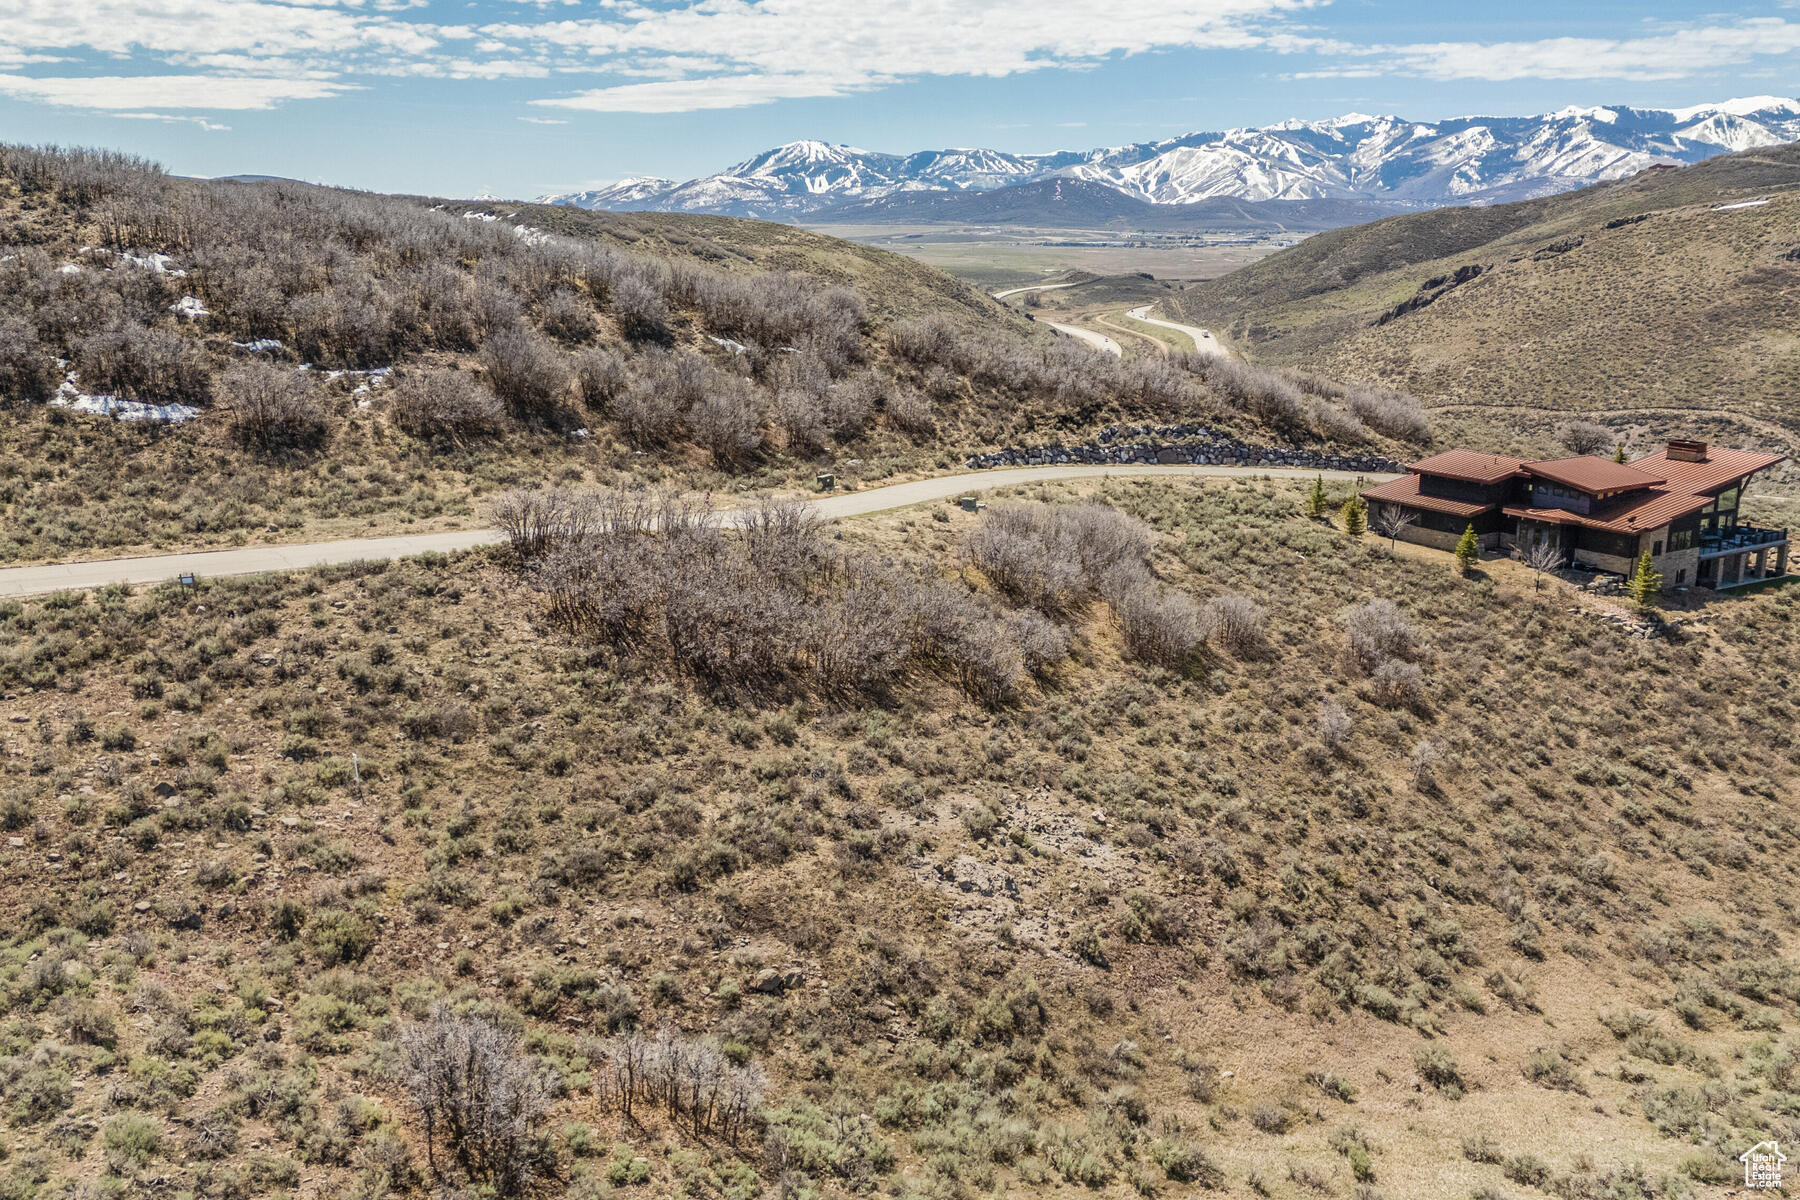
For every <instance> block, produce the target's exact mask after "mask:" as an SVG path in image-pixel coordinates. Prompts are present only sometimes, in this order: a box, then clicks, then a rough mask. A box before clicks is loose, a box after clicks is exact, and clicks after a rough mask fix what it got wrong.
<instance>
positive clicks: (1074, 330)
mask: <svg viewBox="0 0 1800 1200" xmlns="http://www.w3.org/2000/svg"><path fill="white" fill-rule="evenodd" d="M1044 324H1046V325H1048V326H1049V327H1050V328H1052V329H1054V330H1056V332H1058V333H1066V334H1068V335H1069V336H1070V337H1072V338H1078V339H1080V340H1081V341H1084V342H1086V343H1087V344H1088V345H1090V346H1093V347H1094V348H1095V349H1098V350H1104V351H1106V352H1107V353H1108V354H1110V355H1112V356H1113V357H1115V358H1124V357H1125V352H1124V351H1123V350H1121V349H1119V343H1117V342H1115V341H1113V340H1112V339H1111V338H1109V337H1107V336H1106V335H1105V334H1104V333H1095V332H1094V331H1093V330H1091V329H1083V328H1081V327H1080V326H1079V325H1058V324H1057V323H1056V322H1055V321H1045V322H1044Z"/></svg>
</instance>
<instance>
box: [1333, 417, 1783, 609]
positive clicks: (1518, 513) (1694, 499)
mask: <svg viewBox="0 0 1800 1200" xmlns="http://www.w3.org/2000/svg"><path fill="white" fill-rule="evenodd" d="M1785 457H1786V456H1785V455H1781V454H1763V453H1760V452H1757V451H1752V450H1727V449H1724V448H1721V447H1717V446H1708V445H1707V444H1706V443H1705V442H1690V441H1672V442H1670V443H1669V444H1668V446H1667V448H1665V449H1663V450H1660V451H1658V452H1657V453H1655V454H1651V455H1647V456H1645V457H1643V458H1640V459H1637V460H1635V461H1633V462H1630V463H1616V462H1613V461H1612V460H1611V459H1606V458H1598V457H1595V456H1594V455H1591V454H1589V455H1581V456H1579V457H1576V458H1557V459H1547V460H1542V461H1536V462H1533V461H1529V460H1526V459H1522V458H1509V457H1507V456H1506V455H1504V454H1480V453H1477V452H1475V451H1473V450H1446V451H1444V452H1443V453H1441V454H1434V455H1432V456H1431V457H1430V458H1427V459H1423V460H1421V461H1419V462H1416V463H1412V464H1411V465H1409V466H1408V467H1407V468H1406V474H1405V475H1403V476H1401V477H1400V478H1399V479H1395V480H1392V481H1390V482H1388V483H1384V484H1380V485H1379V486H1377V487H1372V488H1369V489H1368V490H1366V491H1364V492H1363V498H1364V499H1365V500H1367V501H1368V503H1369V512H1370V517H1371V519H1372V521H1374V522H1375V523H1379V522H1380V521H1381V519H1382V517H1383V516H1384V515H1385V514H1386V513H1388V512H1389V511H1390V510H1397V511H1398V513H1400V514H1404V515H1406V516H1408V517H1410V518H1411V521H1412V523H1411V524H1410V525H1408V526H1407V527H1406V528H1405V529H1404V530H1403V531H1402V532H1401V533H1400V536H1401V537H1402V538H1404V539H1405V540H1407V541H1409V542H1418V543H1421V544H1423V545H1427V546H1438V547H1441V548H1444V549H1449V548H1451V547H1453V546H1454V545H1455V544H1456V541H1457V539H1458V538H1459V537H1461V536H1462V533H1463V530H1465V529H1467V528H1469V527H1470V526H1473V527H1474V529H1475V534H1476V537H1477V538H1478V539H1479V540H1480V542H1481V544H1482V545H1483V546H1484V547H1486V548H1488V549H1508V550H1519V551H1522V552H1524V551H1529V550H1530V549H1532V548H1533V547H1536V546H1538V545H1542V544H1544V543H1546V542H1547V543H1549V544H1550V545H1552V546H1554V547H1555V548H1556V549H1557V550H1558V551H1559V552H1560V554H1561V556H1562V561H1563V562H1564V563H1565V564H1572V565H1575V566H1585V567H1591V568H1595V569H1598V570H1601V571H1611V572H1614V573H1616V574H1620V575H1625V574H1629V573H1630V572H1631V571H1632V570H1633V569H1634V568H1635V567H1636V564H1637V560H1638V558H1639V557H1640V556H1641V555H1643V554H1644V553H1645V552H1648V553H1649V555H1650V558H1651V561H1652V562H1653V563H1654V564H1655V566H1656V569H1657V570H1658V571H1660V572H1662V577H1663V585H1664V586H1665V587H1687V586H1696V585H1697V586H1700V587H1708V588H1731V587H1739V586H1742V585H1743V584H1746V583H1755V582H1757V581H1759V580H1763V579H1775V578H1779V577H1780V576H1782V575H1785V574H1787V567H1788V534H1787V530H1785V529H1758V528H1755V527H1753V526H1750V525H1746V524H1744V523H1743V522H1742V521H1739V520H1738V501H1739V500H1740V499H1741V498H1742V496H1743V494H1744V485H1745V484H1746V483H1748V482H1749V480H1750V477H1751V476H1752V475H1755V474H1756V473H1757V472H1759V471H1766V470H1768V469H1769V468H1770V467H1772V466H1774V465H1775V464H1776V463H1778V462H1781V461H1782V460H1783V459H1784V458H1785Z"/></svg>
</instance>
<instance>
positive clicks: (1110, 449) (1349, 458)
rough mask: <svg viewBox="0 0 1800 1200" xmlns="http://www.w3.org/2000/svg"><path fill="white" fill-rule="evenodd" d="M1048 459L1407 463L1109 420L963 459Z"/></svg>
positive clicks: (1030, 463) (1002, 463) (1364, 468)
mask: <svg viewBox="0 0 1800 1200" xmlns="http://www.w3.org/2000/svg"><path fill="white" fill-rule="evenodd" d="M1051 463H1198V464H1201V465H1204V466H1219V467H1302V468H1309V469H1314V470H1321V471H1361V472H1364V473H1366V474H1370V475H1398V474H1400V473H1401V472H1402V471H1404V470H1405V469H1406V468H1405V467H1403V466H1402V465H1401V464H1400V463H1397V462H1395V461H1394V460H1393V459H1391V458H1384V457H1383V456H1381V455H1379V454H1328V453H1326V452H1325V451H1323V450H1312V449H1307V448H1288V447H1282V446H1250V445H1246V444H1245V443H1243V442H1238V441H1234V440H1232V439H1231V438H1228V437H1226V436H1224V435H1223V434H1221V433H1218V432H1217V431H1215V430H1212V429H1208V428H1207V427H1206V426H1204V425H1109V426H1107V427H1106V428H1105V429H1102V430H1101V431H1100V433H1099V434H1098V436H1097V437H1096V438H1095V439H1094V441H1092V442H1089V443H1087V444H1086V445H1081V446H1032V447H1027V448H1024V449H1006V450H996V451H994V452H993V453H991V454H977V455H975V456H974V457H972V458H970V459H969V460H968V461H967V463H966V464H965V465H966V466H968V467H969V468H971V469H975V470H979V469H982V468H986V467H1035V466H1043V465H1046V464H1051Z"/></svg>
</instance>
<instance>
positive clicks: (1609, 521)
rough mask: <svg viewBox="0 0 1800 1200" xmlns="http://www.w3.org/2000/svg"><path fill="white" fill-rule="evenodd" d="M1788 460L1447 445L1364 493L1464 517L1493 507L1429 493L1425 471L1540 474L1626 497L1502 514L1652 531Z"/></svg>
mask: <svg viewBox="0 0 1800 1200" xmlns="http://www.w3.org/2000/svg"><path fill="white" fill-rule="evenodd" d="M1786 457H1787V456H1786V455H1784V454H1765V453H1762V452H1761V451H1756V450H1730V449H1723V448H1720V447H1716V446H1714V447H1708V448H1707V451H1706V458H1705V459H1704V460H1702V461H1700V462H1688V461H1686V460H1684V459H1671V458H1670V457H1669V455H1668V451H1667V450H1661V451H1658V452H1657V453H1655V454H1650V455H1646V456H1645V457H1643V458H1640V459H1638V460H1637V461H1636V462H1633V463H1630V464H1623V463H1616V462H1613V461H1611V460H1610V459H1604V458H1598V457H1596V456H1594V455H1582V456H1581V457H1578V458H1558V459H1548V460H1544V461H1541V462H1527V461H1525V460H1524V459H1519V458H1509V457H1507V456H1506V455H1504V454H1479V453H1477V452H1475V451H1473V450H1445V451H1444V452H1442V453H1441V454H1434V455H1432V456H1431V457H1430V458H1426V459H1421V460H1420V461H1418V462H1416V463H1413V464H1411V465H1410V466H1408V467H1407V468H1406V469H1407V470H1408V471H1411V472H1414V473H1413V474H1410V475H1405V476H1402V477H1401V478H1399V479H1396V480H1393V481H1391V482H1389V483H1384V484H1380V485H1379V486H1377V487H1372V488H1369V489H1368V490H1367V491H1365V492H1363V496H1364V498H1366V499H1369V500H1385V501H1389V502H1392V503H1398V504H1405V505H1409V506H1411V507H1413V508H1423V509H1430V510H1432V511H1435V512H1442V513H1449V514H1450V515H1452V516H1457V517H1473V516H1474V515H1475V514H1477V513H1480V512H1484V511H1487V510H1488V509H1489V508H1491V507H1493V506H1491V505H1485V504H1469V503H1465V502H1464V501H1461V500H1446V499H1444V498H1442V497H1440V496H1427V495H1424V494H1422V493H1421V492H1420V491H1419V476H1420V475H1438V476H1443V477H1446V478H1450V479H1460V480H1464V481H1465V482H1469V483H1498V482H1500V481H1502V480H1504V479H1507V478H1510V477H1512V476H1515V475H1518V476H1538V477H1541V478H1544V479H1549V480H1551V481H1553V482H1556V483H1560V484H1564V485H1566V486H1568V487H1572V488H1575V489H1577V490H1579V491H1584V492H1589V493H1599V492H1614V493H1619V494H1617V495H1614V496H1610V497H1607V498H1605V499H1603V500H1601V501H1600V502H1599V503H1598V505H1597V506H1596V509H1595V511H1594V512H1592V513H1587V514H1583V513H1578V512H1569V511H1567V510H1566V509H1560V508H1533V507H1530V506H1527V505H1515V504H1509V505H1505V506H1504V507H1502V508H1501V511H1502V512H1504V513H1505V514H1506V515H1507V516H1509V517H1519V518H1522V519H1524V520H1527V521H1543V522H1546V523H1548V524H1552V525H1584V526H1586V527H1588V528H1590V529H1604V530H1607V531H1610V532H1612V533H1626V534H1630V533H1648V532H1651V531H1653V530H1657V529H1661V528H1662V527H1663V526H1665V525H1667V524H1668V523H1669V522H1670V521H1674V520H1677V519H1679V518H1681V517H1685V516H1687V515H1688V514H1689V513H1692V512H1698V511H1699V510H1700V509H1703V508H1705V507H1706V506H1707V505H1708V504H1710V503H1711V502H1712V493H1714V492H1717V491H1718V490H1720V489H1721V488H1723V487H1725V486H1726V485H1727V484H1730V483H1732V482H1734V481H1735V480H1738V479H1742V478H1744V477H1745V476H1747V475H1753V474H1755V473H1756V472H1757V471H1761V470H1765V469H1767V468H1769V467H1772V466H1774V465H1775V464H1776V463H1778V462H1781V461H1782V460H1783V459H1785V458H1786Z"/></svg>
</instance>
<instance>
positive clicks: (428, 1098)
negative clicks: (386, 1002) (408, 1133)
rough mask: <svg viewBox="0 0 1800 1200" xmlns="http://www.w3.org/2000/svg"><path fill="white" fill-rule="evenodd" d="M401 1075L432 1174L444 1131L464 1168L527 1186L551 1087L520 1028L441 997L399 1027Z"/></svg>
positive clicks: (518, 1187)
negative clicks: (462, 1010)
mask: <svg viewBox="0 0 1800 1200" xmlns="http://www.w3.org/2000/svg"><path fill="white" fill-rule="evenodd" d="M400 1077H401V1080H402V1081H403V1082H404V1084H405V1085H406V1090H407V1093H408V1095H409V1096H410V1097H411V1099H412V1102H413V1105H414V1106H415V1107H416V1108H417V1109H418V1111H419V1116H420V1119H421V1121H422V1122H423V1124H424V1134H425V1153H426V1160H427V1162H428V1163H429V1165H430V1167H431V1170H432V1172H433V1174H436V1173H437V1172H438V1162H437V1143H438V1140H439V1139H440V1138H442V1139H443V1140H444V1142H446V1143H447V1144H448V1147H449V1150H450V1152H451V1154H453V1155H454V1156H455V1159H456V1162H457V1164H458V1165H459V1166H460V1167H461V1168H462V1169H463V1171H465V1172H466V1173H467V1174H468V1175H469V1176H470V1177H471V1178H473V1179H479V1180H485V1181H487V1182H490V1183H491V1184H492V1185H493V1187H494V1189H495V1190H496V1191H497V1192H498V1193H499V1194H501V1195H519V1194H522V1193H523V1192H525V1191H526V1190H527V1189H528V1188H529V1187H530V1184H531V1181H532V1179H533V1177H534V1175H535V1174H536V1171H537V1165H538V1160H539V1158H540V1157H541V1151H540V1148H539V1145H538V1138H539V1135H540V1130H541V1129H542V1126H543V1123H544V1117H545V1112H546V1110H547V1108H548V1106H549V1089H548V1088H547V1087H546V1085H545V1082H544V1078H543V1074H542V1072H541V1070H540V1068H539V1067H538V1065H537V1064H536V1063H535V1062H534V1061H532V1059H531V1056H530V1055H529V1054H527V1053H526V1051H525V1048H524V1045H523V1043H522V1042H521V1041H520V1039H519V1036H518V1034H516V1033H514V1032H512V1031H511V1030H508V1029H503V1028H501V1027H499V1026H496V1025H493V1024H491V1023H489V1022H488V1021H486V1020H483V1019H481V1018H476V1017H458V1016H456V1015H454V1014H453V1013H451V1012H450V1010H449V1009H448V1008H446V1007H444V1006H442V1005H440V1006H438V1007H437V1008H435V1009H433V1010H432V1013H431V1016H430V1018H429V1019H427V1020H426V1021H423V1022H420V1023H419V1024H415V1025H411V1026H408V1027H407V1028H405V1029H403V1030H402V1031H401V1034H400Z"/></svg>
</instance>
